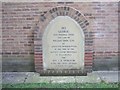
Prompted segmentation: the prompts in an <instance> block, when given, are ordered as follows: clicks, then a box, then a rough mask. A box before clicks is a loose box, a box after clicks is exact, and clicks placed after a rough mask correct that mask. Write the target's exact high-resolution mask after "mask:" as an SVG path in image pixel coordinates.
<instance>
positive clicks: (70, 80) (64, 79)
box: [51, 76, 75, 83]
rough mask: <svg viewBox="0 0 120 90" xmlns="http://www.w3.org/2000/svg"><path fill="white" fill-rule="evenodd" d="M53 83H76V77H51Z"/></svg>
mask: <svg viewBox="0 0 120 90" xmlns="http://www.w3.org/2000/svg"><path fill="white" fill-rule="evenodd" d="M51 83H75V77H74V76H55V77H51Z"/></svg>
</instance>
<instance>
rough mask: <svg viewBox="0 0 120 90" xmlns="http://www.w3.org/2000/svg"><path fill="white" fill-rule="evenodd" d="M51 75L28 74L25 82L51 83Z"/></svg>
mask: <svg viewBox="0 0 120 90" xmlns="http://www.w3.org/2000/svg"><path fill="white" fill-rule="evenodd" d="M50 79H51V77H46V76H40V74H39V73H33V74H28V77H27V79H26V81H25V83H50Z"/></svg>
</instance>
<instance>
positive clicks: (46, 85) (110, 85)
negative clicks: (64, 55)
mask: <svg viewBox="0 0 120 90" xmlns="http://www.w3.org/2000/svg"><path fill="white" fill-rule="evenodd" d="M118 84H120V83H105V82H101V83H26V84H25V83H21V84H3V86H2V87H3V88H118Z"/></svg>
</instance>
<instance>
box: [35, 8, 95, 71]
mask: <svg viewBox="0 0 120 90" xmlns="http://www.w3.org/2000/svg"><path fill="white" fill-rule="evenodd" d="M57 16H69V17H71V18H72V19H74V20H75V21H76V22H77V23H78V24H79V25H80V27H81V28H82V30H83V33H84V36H85V57H84V62H85V69H86V70H87V71H91V70H92V60H93V48H91V47H90V46H91V45H92V44H93V43H91V44H89V43H88V42H90V40H91V39H92V37H91V36H90V35H89V33H90V32H89V30H88V29H87V26H88V25H89V22H88V21H87V19H86V18H85V17H84V15H83V14H82V13H81V12H80V11H78V10H76V9H74V8H71V7H54V8H52V9H50V10H48V11H45V12H43V13H42V14H41V15H40V17H39V18H38V22H37V24H36V28H35V32H34V63H35V70H36V71H37V72H39V71H40V70H43V54H42V53H43V51H42V50H43V48H42V37H43V34H44V31H45V28H46V26H47V25H48V24H49V22H50V21H51V20H53V19H54V18H56V17H57Z"/></svg>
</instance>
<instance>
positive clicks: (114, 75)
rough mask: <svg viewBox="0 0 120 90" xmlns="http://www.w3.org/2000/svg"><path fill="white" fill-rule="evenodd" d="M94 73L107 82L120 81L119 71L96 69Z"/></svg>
mask: <svg viewBox="0 0 120 90" xmlns="http://www.w3.org/2000/svg"><path fill="white" fill-rule="evenodd" d="M94 74H97V75H98V76H99V77H100V78H101V80H102V81H105V82H106V83H115V82H120V81H119V79H118V77H119V74H120V72H118V71H96V72H94Z"/></svg>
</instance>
